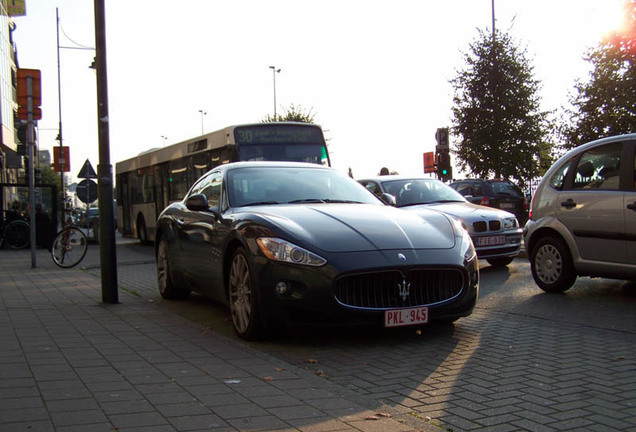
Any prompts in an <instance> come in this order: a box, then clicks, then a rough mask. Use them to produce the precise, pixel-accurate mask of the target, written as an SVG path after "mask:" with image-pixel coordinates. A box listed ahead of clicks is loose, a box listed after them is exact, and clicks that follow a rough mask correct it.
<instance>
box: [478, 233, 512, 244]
mask: <svg viewBox="0 0 636 432" xmlns="http://www.w3.org/2000/svg"><path fill="white" fill-rule="evenodd" d="M476 240H477V241H476V242H475V246H495V245H501V244H504V243H506V236H505V235H498V236H490V237H477V239H476Z"/></svg>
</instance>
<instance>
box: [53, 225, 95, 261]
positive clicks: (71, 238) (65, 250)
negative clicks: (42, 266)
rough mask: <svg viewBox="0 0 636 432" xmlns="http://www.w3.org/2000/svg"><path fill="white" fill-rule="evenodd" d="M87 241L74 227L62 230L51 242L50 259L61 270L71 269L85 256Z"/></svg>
mask: <svg viewBox="0 0 636 432" xmlns="http://www.w3.org/2000/svg"><path fill="white" fill-rule="evenodd" d="M87 249H88V240H87V239H86V236H85V235H84V233H83V232H82V231H80V230H79V229H78V228H75V227H69V228H64V229H63V230H62V231H60V232H59V233H58V234H57V235H56V236H55V240H54V241H53V247H52V248H51V257H52V258H53V262H54V263H55V264H57V265H58V266H60V267H62V268H71V267H73V266H76V265H77V264H79V262H80V261H82V259H83V258H84V255H86V250H87Z"/></svg>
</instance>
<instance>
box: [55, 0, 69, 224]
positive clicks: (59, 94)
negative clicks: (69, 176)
mask: <svg viewBox="0 0 636 432" xmlns="http://www.w3.org/2000/svg"><path fill="white" fill-rule="evenodd" d="M55 22H56V24H57V109H58V118H59V121H60V123H59V129H58V135H57V137H58V139H59V140H60V160H59V161H58V163H59V167H60V182H61V183H62V185H61V187H60V191H61V195H62V203H61V207H62V209H61V210H62V212H61V213H60V214H61V215H62V224H64V223H65V222H66V218H65V212H66V190H65V188H64V170H65V168H66V166H65V165H66V164H65V162H64V161H65V160H66V158H65V155H64V144H63V142H62V85H61V78H60V15H59V13H58V8H55ZM55 228H56V229H57V227H55Z"/></svg>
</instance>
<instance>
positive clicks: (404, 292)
mask: <svg viewBox="0 0 636 432" xmlns="http://www.w3.org/2000/svg"><path fill="white" fill-rule="evenodd" d="M397 286H398V290H399V291H400V297H402V301H403V302H405V301H406V299H407V298H408V297H409V290H410V288H411V282H407V281H406V279H402V282H401V283H398V285H397Z"/></svg>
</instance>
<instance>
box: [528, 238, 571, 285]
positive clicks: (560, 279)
mask: <svg viewBox="0 0 636 432" xmlns="http://www.w3.org/2000/svg"><path fill="white" fill-rule="evenodd" d="M530 269H531V270H532V277H533V278H534V281H535V282H536V284H537V285H539V288H541V289H542V290H544V291H546V292H563V291H566V290H567V289H569V288H570V287H571V286H572V285H573V284H574V281H575V280H576V273H575V272H574V266H573V265H572V257H571V256H570V251H569V250H568V247H567V245H566V244H565V242H564V241H563V240H561V239H560V238H557V237H553V236H550V237H544V238H542V239H540V240H539V241H538V242H537V244H536V245H535V247H534V249H533V250H532V255H531V258H530Z"/></svg>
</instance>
